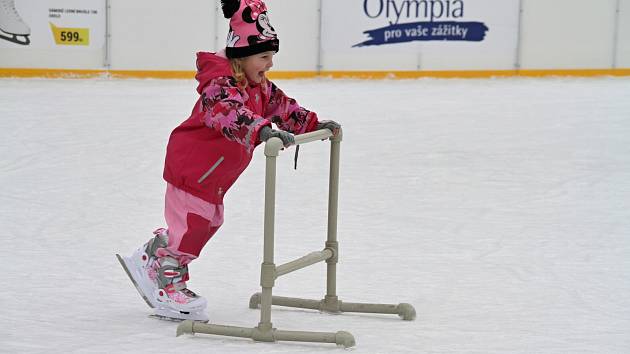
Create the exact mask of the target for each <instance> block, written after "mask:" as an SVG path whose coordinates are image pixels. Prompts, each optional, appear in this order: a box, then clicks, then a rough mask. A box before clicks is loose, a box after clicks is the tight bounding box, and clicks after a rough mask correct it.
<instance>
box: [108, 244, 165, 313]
mask: <svg viewBox="0 0 630 354" xmlns="http://www.w3.org/2000/svg"><path fill="white" fill-rule="evenodd" d="M116 258H118V262H120V265H121V266H122V267H123V269H124V270H125V273H127V276H128V277H129V280H131V282H132V283H133V286H134V287H135V288H136V290H138V294H140V296H142V299H143V300H144V301H145V302H146V303H147V305H149V307H150V308H155V306H153V304H152V303H151V301H149V299H148V298H147V296H146V295H145V294H144V292H142V289H140V286H139V285H138V283H137V282H136V281H135V279H133V276H132V275H131V273H130V272H129V269H128V268H127V263H125V260H124V259H123V258H122V257H121V256H120V255H119V254H116Z"/></svg>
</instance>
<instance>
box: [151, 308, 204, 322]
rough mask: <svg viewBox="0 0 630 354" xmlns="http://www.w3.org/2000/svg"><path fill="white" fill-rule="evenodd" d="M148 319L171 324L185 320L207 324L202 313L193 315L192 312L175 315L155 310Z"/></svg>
mask: <svg viewBox="0 0 630 354" xmlns="http://www.w3.org/2000/svg"><path fill="white" fill-rule="evenodd" d="M149 317H152V318H157V319H159V320H164V321H172V322H182V321H185V320H191V321H196V322H203V323H208V321H209V319H208V316H207V315H206V314H204V313H194V312H179V313H176V312H174V311H170V310H166V309H161V308H156V309H155V313H153V314H151V315H149Z"/></svg>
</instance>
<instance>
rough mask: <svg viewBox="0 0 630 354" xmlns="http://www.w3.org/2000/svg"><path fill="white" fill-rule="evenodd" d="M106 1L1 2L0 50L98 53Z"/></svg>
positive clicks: (101, 38) (49, 0) (14, 0)
mask: <svg viewBox="0 0 630 354" xmlns="http://www.w3.org/2000/svg"><path fill="white" fill-rule="evenodd" d="M105 27H106V17H105V0H38V1H33V0H0V48H7V47H10V48H25V49H27V48H38V49H52V48H56V49H59V50H64V49H65V48H83V49H84V50H95V49H98V50H101V49H102V47H103V45H104V43H105Z"/></svg>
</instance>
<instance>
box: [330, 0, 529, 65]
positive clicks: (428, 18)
mask: <svg viewBox="0 0 630 354" xmlns="http://www.w3.org/2000/svg"><path fill="white" fill-rule="evenodd" d="M322 7H323V8H322V38H323V40H322V51H323V53H324V55H325V57H326V62H327V63H328V64H330V62H334V57H343V58H346V60H347V58H351V57H357V58H358V60H370V59H369V58H368V59H363V58H366V55H369V54H374V55H377V56H378V55H379V54H380V53H389V55H391V54H392V53H398V54H403V55H405V54H406V55H407V56H408V57H414V58H420V53H422V57H423V58H424V60H425V62H426V61H428V62H436V65H443V63H444V62H445V59H444V57H443V56H444V54H445V53H448V56H449V58H450V59H453V60H458V59H457V57H470V56H471V55H472V56H474V55H475V53H480V52H483V53H485V55H486V56H487V55H488V54H489V53H495V54H496V55H497V57H498V58H502V59H501V60H502V61H505V62H506V65H508V64H507V62H509V65H513V63H514V61H513V60H514V55H515V53H516V45H517V37H518V26H519V23H518V21H519V16H518V13H519V1H518V0H501V1H497V0H343V1H339V0H324V1H323V6H322ZM440 56H441V58H438V57H440ZM434 57H435V60H434V59H433V58H434ZM413 60H420V59H413ZM459 60H461V59H459ZM438 61H439V62H441V63H438ZM446 61H448V59H447V60H446ZM491 65H494V66H496V63H492V64H491Z"/></svg>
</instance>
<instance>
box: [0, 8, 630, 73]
mask: <svg viewBox="0 0 630 354" xmlns="http://www.w3.org/2000/svg"><path fill="white" fill-rule="evenodd" d="M42 3H49V4H46V5H42ZM432 3H434V5H431V4H432ZM438 3H439V6H442V7H441V8H438V7H437V6H438ZM34 4H39V5H37V6H40V7H43V9H40V10H38V11H40V12H42V11H43V12H45V11H48V9H47V8H46V6H49V5H50V7H53V6H63V7H70V8H71V7H72V6H76V7H90V6H91V7H93V8H98V9H102V11H103V13H101V16H103V17H104V18H105V19H104V20H103V21H102V22H103V23H102V26H104V27H105V29H104V30H103V31H102V32H104V33H105V35H104V37H105V38H101V39H100V40H99V43H102V45H100V46H97V47H93V48H91V49H90V50H85V49H84V48H79V47H72V48H70V47H68V46H57V47H54V46H48V47H42V46H41V45H40V46H38V45H37V43H38V42H36V39H37V38H36V36H35V34H33V36H32V37H33V44H32V45H30V46H20V45H13V44H11V43H8V42H6V41H0V68H56V69H79V70H81V69H87V70H114V71H115V70H136V71H141V70H165V71H192V70H194V69H195V68H194V53H195V52H196V51H215V50H217V49H220V48H222V47H223V45H224V42H225V37H226V32H227V20H226V19H224V18H223V16H222V13H221V10H220V1H218V0H217V1H203V0H189V1H182V2H178V3H177V4H176V5H174V4H173V3H172V2H169V1H149V0H134V1H124V0H109V1H106V0H90V1H85V0H83V1H77V0H45V1H40V2H37V3H29V2H28V0H16V8H17V9H18V11H21V12H28V11H27V10H28V9H29V6H30V7H31V8H32V7H34V6H36V5H34ZM267 5H268V7H269V13H270V17H271V22H272V24H273V25H274V27H275V28H276V30H277V32H278V33H279V37H280V40H281V50H280V52H279V54H278V56H277V59H276V66H275V68H274V70H276V71H287V72H300V71H305V72H320V71H324V72H326V71H416V70H417V71H443V70H452V71H467V70H468V71H469V70H515V69H523V70H540V69H543V70H546V69H549V70H563V69H569V70H571V69H620V68H621V69H623V68H630V0H548V1H540V0H439V1H437V0H436V1H434V2H432V1H409V0H344V1H338V0H293V1H288V0H268V1H267ZM416 6H418V8H416ZM424 6H428V7H424ZM431 6H433V8H431ZM416 10H417V12H416ZM33 11H34V10H33ZM436 15H440V16H438V17H436ZM457 15H460V16H459V17H458V16H457ZM22 17H25V20H28V19H27V17H29V16H28V14H26V15H22ZM430 17H436V18H435V19H434V20H435V21H458V22H461V21H480V22H482V23H484V24H485V25H487V26H488V28H489V29H488V31H487V33H486V36H485V38H484V40H483V41H480V42H470V41H451V42H448V41H430V42H429V41H414V42H408V43H396V44H387V45H381V46H378V47H377V46H367V47H360V48H357V47H353V44H356V43H358V41H363V40H365V39H367V35H366V34H363V31H367V30H374V29H376V28H379V27H384V26H387V25H388V24H389V23H401V24H404V23H411V22H416V21H429V20H430ZM53 20H54V19H53ZM31 21H36V20H31ZM37 21H47V19H46V14H44V16H43V17H42V19H41V20H37ZM46 25H47V24H46ZM99 25H100V24H99ZM93 33H94V31H93ZM98 33H99V34H100V32H98ZM107 33H108V35H107ZM40 37H45V36H40ZM43 39H46V38H43ZM92 41H93V42H94V41H95V39H94V38H93V39H92ZM40 42H41V40H40Z"/></svg>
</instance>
